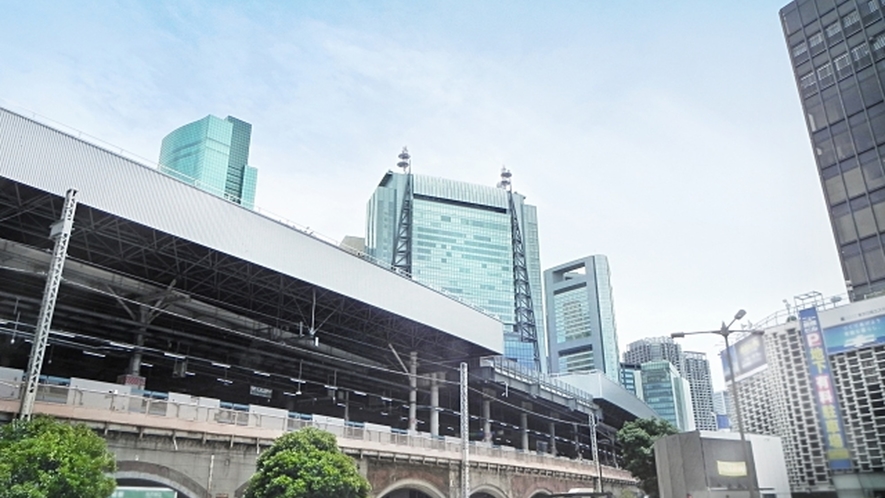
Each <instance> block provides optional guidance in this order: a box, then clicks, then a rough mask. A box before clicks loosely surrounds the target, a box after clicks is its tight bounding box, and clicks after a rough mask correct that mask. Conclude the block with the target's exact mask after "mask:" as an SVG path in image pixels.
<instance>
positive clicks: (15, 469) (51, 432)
mask: <svg viewBox="0 0 885 498" xmlns="http://www.w3.org/2000/svg"><path fill="white" fill-rule="evenodd" d="M116 468H117V464H116V462H115V460H114V455H113V454H111V453H110V452H109V451H108V449H107V445H106V444H105V442H104V440H103V439H102V438H100V437H99V436H98V435H96V434H95V433H94V432H92V431H91V430H90V429H89V428H88V427H86V426H85V425H82V424H79V425H70V424H66V423H63V422H59V421H57V420H55V419H51V418H48V417H36V418H33V419H31V420H16V421H13V422H12V423H9V424H7V425H5V426H2V427H0V498H107V497H108V496H110V495H111V493H113V492H114V488H116V486H117V483H116V482H115V481H114V478H113V477H109V476H108V474H109V473H113V472H114V471H115V470H116Z"/></svg>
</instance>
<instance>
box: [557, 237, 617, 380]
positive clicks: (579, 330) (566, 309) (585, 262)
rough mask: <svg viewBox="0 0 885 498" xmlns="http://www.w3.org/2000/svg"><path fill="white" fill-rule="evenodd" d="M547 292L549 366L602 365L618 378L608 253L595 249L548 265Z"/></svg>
mask: <svg viewBox="0 0 885 498" xmlns="http://www.w3.org/2000/svg"><path fill="white" fill-rule="evenodd" d="M544 297H545V308H546V309H547V344H548V345H549V348H550V370H551V372H555V373H573V372H586V371H590V370H600V371H602V372H604V373H605V375H606V377H608V378H609V379H611V380H612V381H613V382H617V383H620V382H621V375H620V365H621V358H620V355H619V354H618V330H617V326H616V324H615V309H614V301H613V299H612V286H611V271H610V270H609V265H608V258H606V257H605V256H603V255H601V254H597V255H595V256H588V257H586V258H582V259H578V260H575V261H571V262H569V263H565V264H562V265H559V266H556V267H554V268H550V269H548V270H545V271H544Z"/></svg>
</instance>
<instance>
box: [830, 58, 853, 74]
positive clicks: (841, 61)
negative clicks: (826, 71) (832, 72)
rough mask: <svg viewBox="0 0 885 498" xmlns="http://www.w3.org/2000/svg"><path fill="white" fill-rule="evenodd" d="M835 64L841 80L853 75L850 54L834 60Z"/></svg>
mask: <svg viewBox="0 0 885 498" xmlns="http://www.w3.org/2000/svg"><path fill="white" fill-rule="evenodd" d="M833 64H834V65H835V66H836V74H837V75H838V77H839V79H840V80H841V79H842V78H845V77H847V76H850V75H851V73H852V70H851V59H849V58H848V54H842V55H840V56H839V57H837V58H836V59H835V60H833Z"/></svg>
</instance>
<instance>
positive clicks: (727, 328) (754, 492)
mask: <svg viewBox="0 0 885 498" xmlns="http://www.w3.org/2000/svg"><path fill="white" fill-rule="evenodd" d="M746 314H747V312H746V311H744V310H738V312H737V313H735V315H734V318H733V319H732V320H731V322H730V323H729V324H728V325H726V324H725V322H722V327H721V328H720V329H719V330H704V331H700V332H673V333H672V334H670V337H672V338H674V339H681V338H683V337H685V336H687V335H698V334H716V335H721V336H722V337H723V338H724V339H725V357H726V358H727V360H728V369H729V370H730V371H731V396H732V398H734V411H735V412H737V422H738V432H739V433H740V434H741V451H742V452H743V453H744V462H746V465H747V477H748V478H749V479H750V498H759V489H758V488H759V486H758V483H756V487H754V486H753V481H755V480H756V465H755V463H756V460H755V459H754V460H753V464H752V465H751V464H750V458H749V456H748V455H747V436H746V434H745V433H744V420H743V417H742V416H741V401H740V397H739V396H738V389H737V382H736V380H735V370H734V365H733V363H732V359H731V351H729V344H728V336H729V335H731V334H732V332H733V331H732V330H731V326H732V325H734V322H736V321H738V320H740V319H741V318H743V317H744V315H746ZM749 332H750V333H751V334H753V335H762V334H763V333H764V331H762V330H751V331H749Z"/></svg>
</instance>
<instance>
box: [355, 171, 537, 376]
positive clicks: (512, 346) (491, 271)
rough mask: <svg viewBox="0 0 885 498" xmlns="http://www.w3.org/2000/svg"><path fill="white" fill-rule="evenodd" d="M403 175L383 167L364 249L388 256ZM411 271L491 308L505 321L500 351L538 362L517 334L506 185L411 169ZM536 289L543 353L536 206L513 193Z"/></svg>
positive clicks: (369, 212)
mask: <svg viewBox="0 0 885 498" xmlns="http://www.w3.org/2000/svg"><path fill="white" fill-rule="evenodd" d="M407 179H408V175H407V174H403V173H394V172H388V173H387V174H386V175H384V177H383V178H382V180H381V182H380V184H379V185H378V187H377V188H376V189H375V193H374V194H373V195H372V198H371V199H370V200H369V203H368V206H367V209H366V252H367V253H368V255H369V256H371V257H373V258H375V259H376V260H378V261H380V262H384V263H389V262H390V261H392V260H393V254H394V250H395V244H396V238H397V226H398V223H399V220H400V214H401V209H402V204H403V201H404V197H405V193H406V190H407ZM412 182H413V184H412V185H413V187H412V190H413V195H412V209H411V211H412V219H411V223H412V225H411V226H412V241H411V252H412V254H411V274H412V278H413V279H414V280H416V281H418V282H421V283H424V284H427V285H429V286H431V287H434V288H437V289H440V290H442V291H444V292H446V293H448V294H450V295H452V296H454V297H457V298H459V299H461V300H463V301H465V302H467V303H469V304H472V305H474V306H477V307H479V308H482V309H483V310H485V311H486V312H488V313H490V314H492V315H495V316H497V317H499V318H500V319H501V321H502V322H503V323H504V348H505V351H504V353H505V356H506V357H508V358H510V359H513V360H516V361H518V362H519V363H520V364H521V365H523V366H526V367H529V368H532V369H534V368H536V367H535V363H534V344H532V343H530V342H523V341H521V340H520V339H519V338H518V337H514V335H513V333H512V332H513V329H514V315H515V301H514V299H515V298H514V264H513V241H512V240H513V239H512V233H511V214H510V208H509V202H508V192H507V191H506V190H503V189H501V188H495V187H490V186H484V185H475V184H470V183H466V182H459V181H454V180H446V179H443V178H433V177H428V176H422V175H412ZM513 197H514V205H515V207H516V211H517V213H516V215H517V218H518V220H519V225H520V231H521V233H522V238H523V241H524V246H525V256H526V267H527V270H528V276H529V282H530V287H531V291H532V294H533V299H532V303H533V308H534V314H535V317H536V329H537V336H538V348H539V351H540V355H541V360H542V364H543V359H544V357H545V355H546V347H545V345H544V324H543V318H542V317H543V316H544V314H543V312H542V304H541V299H540V290H541V275H540V257H539V245H538V224H537V212H536V209H535V206H531V205H529V204H525V202H524V201H525V198H524V197H523V196H522V195H520V194H517V193H515V192H514V193H513Z"/></svg>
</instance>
